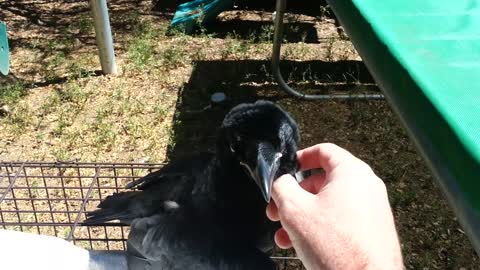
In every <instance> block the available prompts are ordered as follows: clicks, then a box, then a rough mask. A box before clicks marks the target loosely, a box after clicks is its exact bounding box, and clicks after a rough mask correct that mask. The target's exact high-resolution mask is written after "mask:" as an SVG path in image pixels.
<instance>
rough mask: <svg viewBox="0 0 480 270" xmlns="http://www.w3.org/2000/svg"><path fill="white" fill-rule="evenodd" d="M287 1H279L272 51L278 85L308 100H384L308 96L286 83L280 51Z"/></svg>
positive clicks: (371, 96) (368, 96)
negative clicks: (281, 66) (281, 65)
mask: <svg viewBox="0 0 480 270" xmlns="http://www.w3.org/2000/svg"><path fill="white" fill-rule="evenodd" d="M286 2H287V0H277V7H276V16H275V33H274V37H273V50H272V70H273V76H274V78H275V80H276V81H277V83H278V85H279V86H280V87H281V88H282V90H284V91H285V92H287V93H288V94H290V95H293V96H295V97H297V98H301V99H306V100H320V99H384V96H383V94H324V95H308V94H304V93H301V92H299V91H297V90H295V89H293V88H291V87H290V86H288V84H287V83H286V82H285V80H284V79H283V76H282V72H281V70H280V50H281V47H282V39H283V17H284V13H285V8H286Z"/></svg>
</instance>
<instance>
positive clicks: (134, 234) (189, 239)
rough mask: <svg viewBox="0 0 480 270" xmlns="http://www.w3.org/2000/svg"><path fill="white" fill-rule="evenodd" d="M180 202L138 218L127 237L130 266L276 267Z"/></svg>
mask: <svg viewBox="0 0 480 270" xmlns="http://www.w3.org/2000/svg"><path fill="white" fill-rule="evenodd" d="M206 215H207V216H206V217H199V216H198V215H196V214H195V213H192V212H190V209H189V207H188V206H185V207H184V206H182V205H179V207H178V208H177V209H175V210H172V211H171V212H169V213H168V214H159V215H155V216H151V217H149V218H142V219H136V220H135V221H134V222H132V224H131V231H130V234H129V239H128V243H127V244H128V253H129V255H130V256H129V258H128V264H129V269H130V270H140V269H163V270H207V269H208V270H247V269H249V270H250V269H251V270H260V269H261V270H274V269H276V266H275V263H274V262H273V261H272V260H271V259H270V258H269V257H268V255H266V254H265V253H263V252H261V251H260V250H258V249H257V248H256V247H253V246H247V245H244V244H243V243H242V240H241V239H236V237H235V235H226V234H225V233H224V232H225V230H223V229H222V228H219V227H217V226H216V225H215V224H214V223H213V222H211V219H209V217H208V213H207V214H206Z"/></svg>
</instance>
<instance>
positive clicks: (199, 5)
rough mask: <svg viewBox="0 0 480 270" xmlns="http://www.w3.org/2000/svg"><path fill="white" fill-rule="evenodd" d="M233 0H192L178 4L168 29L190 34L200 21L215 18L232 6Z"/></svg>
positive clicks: (209, 20)
mask: <svg viewBox="0 0 480 270" xmlns="http://www.w3.org/2000/svg"><path fill="white" fill-rule="evenodd" d="M232 6H233V0H194V1H191V2H187V3H183V4H181V5H179V6H178V8H177V11H176V12H175V16H174V17H173V19H172V21H171V23H170V29H177V30H179V31H181V32H185V33H187V34H191V33H192V32H193V30H194V29H195V26H197V25H198V23H199V21H198V20H201V23H203V24H205V23H209V22H212V21H213V20H215V18H216V17H217V15H218V14H220V13H221V12H222V11H224V10H227V9H230V8H232Z"/></svg>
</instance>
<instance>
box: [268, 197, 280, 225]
mask: <svg viewBox="0 0 480 270" xmlns="http://www.w3.org/2000/svg"><path fill="white" fill-rule="evenodd" d="M266 212H267V217H268V218H269V219H270V220H271V221H280V217H279V215H278V208H277V205H276V204H275V202H274V201H273V200H272V201H270V203H269V204H268V205H267V210H266Z"/></svg>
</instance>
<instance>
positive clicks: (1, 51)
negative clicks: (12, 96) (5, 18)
mask: <svg viewBox="0 0 480 270" xmlns="http://www.w3.org/2000/svg"><path fill="white" fill-rule="evenodd" d="M9 68H10V53H9V49H8V38H7V26H6V25H5V23H3V22H0V72H1V73H2V74H3V75H7V74H8V70H9Z"/></svg>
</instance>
